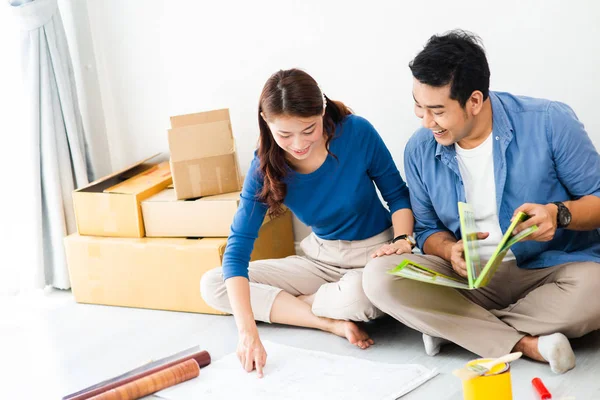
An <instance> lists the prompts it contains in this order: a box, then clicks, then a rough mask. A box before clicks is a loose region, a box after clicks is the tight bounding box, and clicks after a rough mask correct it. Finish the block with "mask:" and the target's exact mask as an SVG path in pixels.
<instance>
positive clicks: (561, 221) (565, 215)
mask: <svg viewBox="0 0 600 400" xmlns="http://www.w3.org/2000/svg"><path fill="white" fill-rule="evenodd" d="M552 204H554V205H556V207H558V213H556V226H557V227H558V228H566V227H567V226H569V224H570V223H571V211H569V209H568V208H567V206H565V205H564V204H563V203H562V202H560V201H555V202H553V203H552Z"/></svg>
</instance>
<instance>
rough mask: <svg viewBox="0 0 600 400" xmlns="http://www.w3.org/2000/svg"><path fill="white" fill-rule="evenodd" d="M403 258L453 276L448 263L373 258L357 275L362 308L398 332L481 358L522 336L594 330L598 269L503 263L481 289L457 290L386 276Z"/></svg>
mask: <svg viewBox="0 0 600 400" xmlns="http://www.w3.org/2000/svg"><path fill="white" fill-rule="evenodd" d="M404 258H408V259H410V260H413V261H414V262H416V263H419V264H421V265H423V266H425V267H427V268H431V269H433V270H436V271H438V272H441V273H444V274H446V275H452V276H458V275H457V274H456V273H455V272H454V270H453V269H452V266H451V264H450V263H449V262H447V261H445V260H443V259H441V258H439V257H436V256H428V255H416V254H403V255H393V256H386V257H381V258H377V259H374V260H372V261H371V262H370V263H369V264H368V265H367V266H366V268H365V271H364V274H363V275H364V276H363V287H364V290H365V293H366V294H367V297H368V298H369V300H371V302H372V303H373V304H374V305H375V306H376V307H377V308H379V309H380V310H381V311H383V312H385V313H387V314H389V315H391V316H393V317H394V318H396V319H397V320H398V321H400V322H402V323H404V324H405V325H407V326H409V327H411V328H413V329H416V330H418V331H421V332H423V333H426V334H428V335H431V336H435V337H441V338H444V339H447V340H450V341H451V342H454V343H456V344H458V345H459V346H461V347H464V348H465V349H467V350H470V351H472V352H473V353H476V354H478V355H479V356H481V357H499V356H501V355H503V354H507V353H510V351H511V350H512V349H513V347H514V346H515V344H516V343H517V342H518V341H519V340H520V339H521V338H522V337H523V336H525V335H531V336H539V335H548V334H552V333H556V332H561V333H563V334H564V335H566V336H567V337H570V338H575V337H579V336H583V335H585V334H586V333H588V332H591V331H594V330H597V329H600V294H599V291H600V263H595V262H577V263H568V264H562V265H557V266H554V267H549V268H543V269H534V270H532V269H521V268H518V267H517V265H516V262H515V261H508V262H505V263H502V265H501V266H500V267H499V268H498V271H497V272H496V274H495V275H494V277H493V278H492V280H491V282H490V283H489V284H488V286H486V287H484V288H480V289H475V290H462V289H453V288H448V287H444V286H438V285H433V284H429V283H423V282H418V281H414V280H410V279H405V278H401V277H398V276H394V275H390V274H387V273H386V271H387V270H389V269H390V268H392V267H394V266H396V265H398V264H400V262H402V260H403V259H404Z"/></svg>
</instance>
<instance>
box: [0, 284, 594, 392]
mask: <svg viewBox="0 0 600 400" xmlns="http://www.w3.org/2000/svg"><path fill="white" fill-rule="evenodd" d="M0 316H1V317H0V365H1V367H0V381H1V382H2V385H1V386H0V399H11V400H12V399H28V400H29V399H58V398H60V397H62V396H64V395H66V394H69V393H72V392H75V391H77V390H79V389H81V388H83V387H86V386H89V385H92V384H94V383H97V382H98V381H101V380H104V379H107V378H110V377H112V376H115V375H118V374H120V373H123V372H125V371H127V370H130V369H132V368H135V367H137V366H140V365H142V364H145V363H147V362H148V361H150V360H152V359H158V358H161V357H164V356H167V355H170V354H173V353H176V352H178V351H180V350H183V349H186V348H188V347H191V346H194V345H198V344H199V345H200V346H201V347H203V348H205V349H206V350H208V351H209V353H210V354H211V356H212V357H213V359H218V358H220V357H222V356H224V355H225V354H228V353H231V352H233V351H234V350H235V346H236V339H237V334H236V329H235V325H234V321H233V318H232V317H229V316H226V317H224V316H212V315H201V314H190V313H176V312H167V311H153V310H142V309H129V308H120V307H105V306H95V305H83V304H77V303H75V302H74V300H73V297H72V295H71V293H70V292H62V291H50V292H46V293H45V294H36V295H34V296H27V297H13V298H0ZM259 327H260V332H261V335H262V337H263V338H264V339H268V340H270V341H273V342H277V343H282V344H287V345H291V346H297V347H301V348H306V349H313V350H321V351H327V352H331V353H335V354H340V355H348V356H354V357H361V358H365V359H369V360H373V361H383V362H392V363H417V364H422V365H424V366H426V367H428V368H437V369H438V370H439V371H440V375H438V376H437V377H435V378H433V379H432V380H431V381H429V382H428V383H426V384H425V385H423V386H422V387H420V388H418V389H417V390H415V391H414V392H412V393H410V394H409V395H407V396H405V397H403V400H404V399H407V400H425V399H426V400H430V399H439V400H460V399H462V394H461V384H460V382H459V381H458V379H457V378H455V377H454V376H453V375H452V374H451V371H452V370H453V369H455V368H458V367H461V366H462V365H463V364H464V363H465V362H466V361H468V360H470V359H473V358H476V357H475V355H473V354H471V353H469V352H467V351H465V350H463V349H460V348H458V347H457V346H454V345H448V346H446V347H444V349H443V351H442V353H440V354H439V355H438V356H436V357H428V356H426V355H425V353H424V351H423V346H422V342H421V335H420V334H418V333H417V332H415V331H413V330H411V329H408V328H406V327H404V326H402V325H401V324H400V323H397V322H396V321H394V320H391V319H383V320H379V321H376V322H373V323H371V324H369V325H368V326H367V329H368V330H369V332H370V333H371V335H372V337H373V339H374V340H375V346H373V347H372V348H370V349H368V350H366V351H362V350H360V349H358V348H356V347H354V346H351V345H349V344H348V343H347V342H346V341H345V340H343V339H341V338H338V337H335V336H333V335H331V334H326V333H323V332H318V331H314V330H309V329H301V328H293V327H286V326H278V325H267V324H260V325H259ZM573 347H574V349H575V352H576V355H577V367H576V368H575V370H573V371H571V372H569V373H567V374H565V375H560V376H559V375H554V374H553V373H552V372H551V371H550V369H549V368H548V367H547V366H546V365H544V364H541V363H536V362H532V361H528V360H520V361H517V362H515V363H514V364H513V366H512V382H513V393H514V399H518V400H527V399H536V398H537V397H536V396H535V394H534V392H533V390H532V388H531V384H530V381H531V379H532V378H534V377H536V376H537V377H540V378H542V380H543V381H544V382H545V384H546V386H547V387H548V388H549V389H550V391H551V392H552V394H553V397H552V398H553V399H559V400H560V399H565V400H566V399H569V400H574V399H577V400H597V399H600V376H599V375H598V372H599V371H600V332H595V333H592V334H590V335H587V336H586V337H584V338H581V339H577V340H574V341H573ZM307 384H309V383H307ZM365 384H366V385H368V382H367V383H365ZM148 398H149V399H157V397H155V396H150V397H148ZM251 398H252V397H251V394H249V397H248V399H251Z"/></svg>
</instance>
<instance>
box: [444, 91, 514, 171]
mask: <svg viewBox="0 0 600 400" xmlns="http://www.w3.org/2000/svg"><path fill="white" fill-rule="evenodd" d="M489 93H490V101H491V103H492V123H493V130H494V135H496V136H499V137H501V138H502V140H503V141H505V142H510V140H511V139H512V136H513V135H512V132H513V130H514V129H513V126H512V124H511V122H510V120H509V119H508V115H507V114H506V111H505V110H504V107H503V106H502V101H501V100H500V98H499V97H498V95H497V94H496V93H495V92H492V91H490V92H489ZM454 153H455V150H454V146H453V145H451V146H442V145H441V144H439V143H437V142H436V146H435V156H436V158H438V159H440V158H441V157H442V155H443V154H448V155H453V154H454Z"/></svg>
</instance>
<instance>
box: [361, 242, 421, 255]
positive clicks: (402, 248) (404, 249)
mask: <svg viewBox="0 0 600 400" xmlns="http://www.w3.org/2000/svg"><path fill="white" fill-rule="evenodd" d="M403 253H412V246H411V245H410V243H408V241H406V240H398V241H397V242H396V243H386V244H384V245H383V246H381V247H380V248H379V250H377V251H376V252H374V253H373V254H371V257H372V258H377V257H381V256H389V255H390V254H403Z"/></svg>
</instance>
